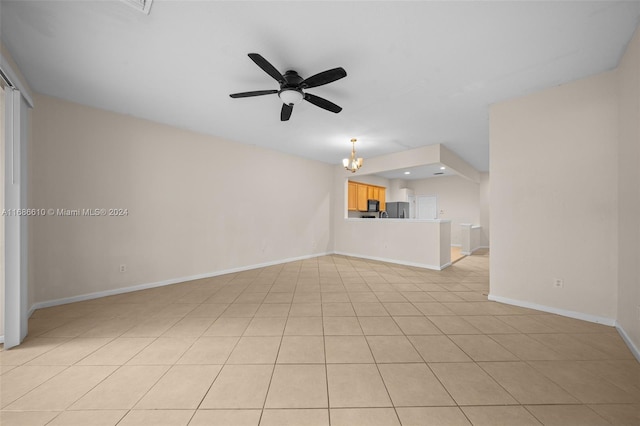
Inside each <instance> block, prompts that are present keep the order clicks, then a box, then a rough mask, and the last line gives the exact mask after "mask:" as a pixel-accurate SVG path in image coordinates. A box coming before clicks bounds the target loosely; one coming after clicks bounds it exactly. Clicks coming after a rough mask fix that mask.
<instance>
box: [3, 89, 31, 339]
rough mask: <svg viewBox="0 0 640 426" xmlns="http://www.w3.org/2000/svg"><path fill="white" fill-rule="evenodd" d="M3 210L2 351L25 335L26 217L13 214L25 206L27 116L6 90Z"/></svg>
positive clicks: (12, 91) (17, 93)
mask: <svg viewBox="0 0 640 426" xmlns="http://www.w3.org/2000/svg"><path fill="white" fill-rule="evenodd" d="M4 95H5V157H4V160H5V169H4V170H5V173H4V174H5V176H4V188H5V191H4V195H5V200H4V208H5V211H6V212H8V214H7V215H5V217H4V224H5V232H4V237H5V244H4V249H5V251H4V253H5V257H4V262H5V264H4V267H5V280H4V283H5V288H4V348H5V349H9V348H11V347H13V346H17V345H19V344H20V343H21V342H22V340H23V339H24V338H25V336H26V335H27V325H28V306H27V303H28V299H27V294H28V289H27V275H26V273H27V264H26V248H27V246H26V242H27V226H26V225H27V217H26V216H22V215H19V214H16V213H17V212H18V211H19V210H20V209H25V208H26V207H27V203H26V185H23V183H26V179H25V178H26V167H24V166H25V163H26V144H25V143H23V140H24V138H25V137H26V135H23V133H24V132H25V131H26V126H25V124H24V120H25V118H24V117H22V114H23V113H24V112H26V107H24V106H23V99H22V96H21V94H20V91H19V90H16V89H12V88H11V87H6V88H5V91H4Z"/></svg>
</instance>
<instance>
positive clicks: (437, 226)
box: [335, 218, 451, 270]
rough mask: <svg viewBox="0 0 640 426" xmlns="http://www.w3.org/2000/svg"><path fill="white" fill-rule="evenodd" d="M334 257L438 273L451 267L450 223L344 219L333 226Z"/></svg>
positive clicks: (446, 221) (417, 220)
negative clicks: (356, 258)
mask: <svg viewBox="0 0 640 426" xmlns="http://www.w3.org/2000/svg"><path fill="white" fill-rule="evenodd" d="M336 225H337V226H336V228H337V229H336V234H335V239H336V247H337V248H338V250H337V251H336V252H337V253H338V254H344V255H348V256H355V257H362V258H366V259H372V260H380V261H385V262H392V263H399V264H402V265H410V266H418V267H421V268H428V269H436V270H441V269H444V268H446V267H447V266H449V265H450V264H451V221H450V220H442V219H435V220H424V219H389V218H384V219H381V218H366V219H365V218H345V219H344V220H343V221H340V223H337V224H336Z"/></svg>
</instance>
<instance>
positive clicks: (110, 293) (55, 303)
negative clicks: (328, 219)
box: [28, 252, 332, 317]
mask: <svg viewBox="0 0 640 426" xmlns="http://www.w3.org/2000/svg"><path fill="white" fill-rule="evenodd" d="M330 254H332V253H330V252H327V253H317V254H311V255H306V256H298V257H290V258H287V259H280V260H275V261H271V262H264V263H257V264H254V265H246V266H240V267H238V268H231V269H224V270H220V271H215V272H207V273H204V274H197V275H189V276H186V277H179V278H171V279H168V280H163V281H157V282H153V283H147V284H138V285H134V286H130V287H121V288H116V289H112V290H105V291H97V292H94V293H87V294H81V295H79V296H71V297H63V298H61V299H54V300H47V301H44V302H37V303H34V304H33V305H31V308H29V313H28V316H29V317H31V315H32V314H33V312H34V311H35V310H36V309H42V308H50V307H52V306H58V305H66V304H67V303H74V302H83V301H85V300H91V299H98V298H100V297H106V296H115V295H117V294H125V293H131V292H133V291H139V290H147V289H150V288H156V287H163V286H166V285H171V284H178V283H182V282H185V281H193V280H200V279H203V278H211V277H217V276H220V275H226V274H233V273H236V272H243V271H250V270H252V269H258V268H265V267H267V266H274V265H280V264H282V263H289V262H296V261H299V260H306V259H313V258H315V257H321V256H327V255H330Z"/></svg>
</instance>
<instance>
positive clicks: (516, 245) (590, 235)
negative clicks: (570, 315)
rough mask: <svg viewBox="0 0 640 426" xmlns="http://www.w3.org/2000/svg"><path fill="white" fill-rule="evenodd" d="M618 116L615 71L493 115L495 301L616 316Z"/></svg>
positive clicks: (499, 107)
mask: <svg viewBox="0 0 640 426" xmlns="http://www.w3.org/2000/svg"><path fill="white" fill-rule="evenodd" d="M617 108H618V105H617V96H616V75H615V73H613V72H608V73H603V74H599V75H596V76H594V77H590V78H586V79H583V80H579V81H575V82H572V83H569V84H565V85H562V86H559V87H555V88H551V89H548V90H545V91H542V92H539V93H535V94H532V95H529V96H525V97H522V98H518V99H514V100H509V101H505V102H502V103H499V104H496V105H493V106H492V107H491V111H490V113H491V116H490V139H491V169H490V173H491V213H490V218H491V296H492V297H499V298H504V299H508V300H512V301H521V302H526V303H530V304H535V305H541V306H544V307H549V308H553V309H557V310H561V311H563V312H575V313H580V314H581V315H583V316H587V317H590V318H591V319H598V318H601V319H602V318H604V319H607V320H608V322H613V319H615V318H616V310H617V270H618V265H617V259H618V244H617V235H618V196H617V187H618V177H617V167H618V159H617V157H618V156H617V138H618V116H617ZM554 278H561V279H563V280H564V288H560V289H557V288H554V286H553V280H554Z"/></svg>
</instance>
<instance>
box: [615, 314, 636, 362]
mask: <svg viewBox="0 0 640 426" xmlns="http://www.w3.org/2000/svg"><path fill="white" fill-rule="evenodd" d="M616 330H618V334H620V337H622V340H624V342H625V343H626V344H627V346H628V347H629V350H630V351H631V353H632V354H633V356H634V357H636V359H637V360H638V362H640V348H638V347H637V346H636V345H635V343H633V341H632V340H631V337H629V335H628V334H627V332H626V331H624V328H622V326H621V325H620V323H619V322H618V321H616Z"/></svg>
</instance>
